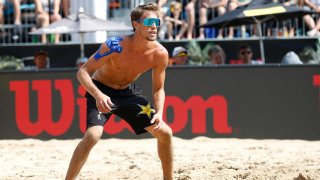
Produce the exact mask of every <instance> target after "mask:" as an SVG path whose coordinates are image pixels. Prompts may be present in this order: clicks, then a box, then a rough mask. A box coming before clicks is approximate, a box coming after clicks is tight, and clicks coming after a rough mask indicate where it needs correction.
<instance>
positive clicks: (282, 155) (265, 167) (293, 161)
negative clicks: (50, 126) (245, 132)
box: [0, 137, 320, 180]
mask: <svg viewBox="0 0 320 180" xmlns="http://www.w3.org/2000/svg"><path fill="white" fill-rule="evenodd" d="M79 141H80V139H75V140H48V141H42V140H36V139H25V140H0V162H1V163H2V164H1V165H0V179H39V180H40V179H46V180H47V179H63V178H64V176H65V173H66V170H67V168H68V164H69V161H70V158H71V156H72V153H73V150H74V148H75V147H76V145H77V144H78V142H79ZM174 164H175V166H174V176H175V179H180V180H188V179H199V180H206V179H214V180H221V179H252V180H253V179H263V180H264V179H281V180H282V179H284V180H286V179H288V180H289V179H290V180H292V179H295V178H296V179H298V180H303V179H314V180H316V179H320V141H305V140H254V139H226V138H223V139H214V138H207V137H198V138H194V139H191V140H185V139H180V138H176V137H175V138H174ZM161 171H162V170H161V164H160V160H159V159H158V157H157V149H156V140H155V139H139V140H136V139H134V140H132V139H126V140H124V139H103V140H101V141H100V142H99V143H98V144H97V145H96V146H95V147H94V148H93V150H92V151H91V154H90V156H89V158H88V161H87V163H86V164H85V166H84V167H83V169H82V171H81V172H80V174H79V176H78V179H105V180H108V179H110V180H114V179H130V180H134V179H146V180H148V179H159V180H161V179H162V172H161Z"/></svg>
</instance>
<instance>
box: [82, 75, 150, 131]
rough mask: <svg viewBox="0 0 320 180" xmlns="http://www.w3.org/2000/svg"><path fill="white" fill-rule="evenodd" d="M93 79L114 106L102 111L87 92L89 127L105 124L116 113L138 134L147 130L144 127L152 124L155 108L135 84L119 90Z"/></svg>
mask: <svg viewBox="0 0 320 180" xmlns="http://www.w3.org/2000/svg"><path fill="white" fill-rule="evenodd" d="M92 81H93V83H94V84H95V85H96V86H97V87H98V88H99V89H100V91H101V92H102V93H104V94H106V95H107V96H109V97H110V98H111V101H112V102H113V104H114V106H113V107H112V110H111V111H110V112H109V113H103V114H102V113H100V112H99V110H98V108H97V106H96V100H95V98H94V97H92V96H91V95H90V94H89V93H88V92H87V93H86V98H87V129H88V128H89V127H92V126H97V125H98V126H104V124H105V123H106V122H107V121H108V119H109V118H110V116H111V115H112V114H115V115H117V116H119V117H120V118H122V119H123V120H125V121H126V122H127V123H128V124H129V125H130V126H131V128H132V129H133V130H134V132H135V133H136V134H137V135H138V134H142V133H145V132H147V131H146V130H145V129H144V128H146V127H148V126H150V125H152V123H150V121H151V119H152V117H153V115H154V113H155V110H154V108H153V107H152V105H151V104H150V102H149V101H148V100H146V99H145V98H144V97H143V96H142V95H140V92H138V90H137V88H135V86H131V85H130V86H129V87H127V88H126V89H121V90H118V89H113V88H111V87H108V86H106V85H104V84H102V83H100V82H99V81H97V80H92Z"/></svg>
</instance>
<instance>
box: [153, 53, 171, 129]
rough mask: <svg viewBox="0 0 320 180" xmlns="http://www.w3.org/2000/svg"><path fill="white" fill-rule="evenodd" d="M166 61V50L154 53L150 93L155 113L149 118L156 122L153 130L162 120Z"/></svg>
mask: <svg viewBox="0 0 320 180" xmlns="http://www.w3.org/2000/svg"><path fill="white" fill-rule="evenodd" d="M168 62H169V55H168V51H167V50H165V49H164V50H161V51H160V52H159V53H157V54H155V66H154V68H153V71H152V93H153V100H154V107H155V111H156V113H155V115H154V116H153V119H152V120H151V123H153V122H155V123H156V126H155V128H154V129H155V130H157V129H160V128H161V125H162V122H163V120H162V115H163V106H164V101H165V91H164V82H165V77H166V72H165V70H166V68H167V66H168Z"/></svg>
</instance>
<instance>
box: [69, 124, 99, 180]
mask: <svg viewBox="0 0 320 180" xmlns="http://www.w3.org/2000/svg"><path fill="white" fill-rule="evenodd" d="M102 133H103V126H93V127H90V128H89V129H87V131H86V133H85V134H84V136H83V138H82V140H81V141H80V143H79V144H78V146H77V147H76V149H75V150H74V152H73V155H72V158H71V161H70V164H69V168H68V172H67V175H66V180H71V179H75V178H76V177H77V175H78V174H79V172H80V170H81V168H82V166H83V165H84V163H85V162H86V161H87V158H88V156H89V153H90V151H91V149H92V148H93V146H94V145H95V144H96V143H97V142H98V141H99V140H100V138H101V135H102Z"/></svg>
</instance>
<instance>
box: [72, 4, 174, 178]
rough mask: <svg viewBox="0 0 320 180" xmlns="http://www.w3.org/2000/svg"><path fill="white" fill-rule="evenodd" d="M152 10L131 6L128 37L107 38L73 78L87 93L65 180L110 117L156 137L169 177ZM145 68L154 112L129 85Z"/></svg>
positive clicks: (163, 61)
mask: <svg viewBox="0 0 320 180" xmlns="http://www.w3.org/2000/svg"><path fill="white" fill-rule="evenodd" d="M158 9H159V8H158V6H157V5H156V3H148V4H147V5H140V6H138V7H137V8H135V9H134V10H133V11H132V12H131V22H132V26H133V28H134V34H133V35H130V36H126V37H113V38H109V39H107V41H106V42H105V43H103V44H102V45H101V46H100V48H99V49H98V50H97V52H96V53H95V54H93V55H92V56H91V57H90V58H89V60H88V61H87V62H86V63H85V64H84V65H83V66H82V67H80V69H79V70H78V72H77V77H78V79H79V81H80V83H81V84H82V85H83V86H84V87H85V89H86V90H87V94H86V98H87V130H86V132H85V134H84V137H83V139H82V140H81V142H80V143H79V144H78V146H77V147H76V149H75V151H74V153H73V156H72V159H71V162H70V165H69V168H68V172H67V175H66V179H75V177H76V176H77V175H78V173H79V172H80V170H81V168H82V166H83V165H84V163H85V162H86V160H87V158H88V155H89V153H90V150H91V149H92V148H93V146H94V145H95V144H96V143H97V142H98V141H99V140H100V138H101V135H102V133H103V126H104V124H105V123H106V121H107V120H108V118H109V117H110V115H111V114H115V115H117V116H119V117H121V118H122V119H124V120H125V121H126V122H127V123H128V124H129V125H130V126H131V127H132V129H133V130H134V131H135V133H136V134H141V133H144V132H149V133H151V134H152V135H153V136H154V137H155V138H157V142H158V143H157V145H158V155H159V158H160V160H161V163H162V170H163V176H164V179H168V180H171V179H173V148H172V130H171V128H170V127H169V126H168V125H167V124H165V123H164V122H163V120H162V113H163V106H164V100H165V92H164V81H165V69H166V67H167V65H168V61H169V56H168V51H167V50H166V49H165V48H164V47H163V46H162V45H161V44H160V43H158V42H157V41H156V39H157V27H159V26H160V19H159V15H158ZM149 69H152V86H153V99H154V109H153V107H152V106H151V105H150V103H149V102H148V101H147V100H146V99H145V98H143V97H142V96H141V95H139V94H137V93H136V92H134V88H132V87H131V86H130V84H131V83H132V82H133V81H135V80H136V79H137V78H138V77H139V76H140V75H141V74H142V73H144V72H146V71H147V70H149ZM151 179H152V178H151Z"/></svg>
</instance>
